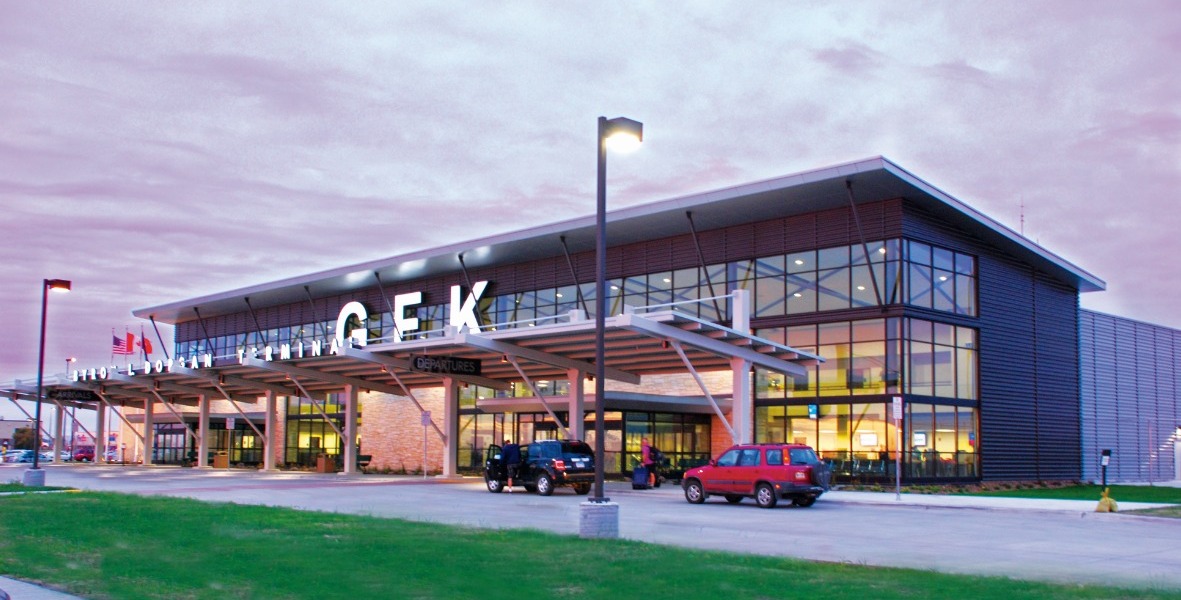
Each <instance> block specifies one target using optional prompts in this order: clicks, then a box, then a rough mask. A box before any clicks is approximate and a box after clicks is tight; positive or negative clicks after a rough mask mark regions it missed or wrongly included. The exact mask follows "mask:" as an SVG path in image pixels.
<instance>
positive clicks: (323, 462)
mask: <svg viewBox="0 0 1181 600" xmlns="http://www.w3.org/2000/svg"><path fill="white" fill-rule="evenodd" d="M316 472H317V473H335V472H336V457H334V456H332V455H330V454H320V455H318V456H316Z"/></svg>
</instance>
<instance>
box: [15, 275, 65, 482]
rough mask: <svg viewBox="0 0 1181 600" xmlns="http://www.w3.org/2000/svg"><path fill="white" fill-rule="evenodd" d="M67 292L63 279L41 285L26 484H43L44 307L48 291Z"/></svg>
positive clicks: (47, 280)
mask: <svg viewBox="0 0 1181 600" xmlns="http://www.w3.org/2000/svg"><path fill="white" fill-rule="evenodd" d="M50 290H53V291H55V292H68V291H70V282H69V281H67V280H65V279H46V280H45V281H44V283H43V284H42V285H41V350H40V352H39V353H38V355H37V398H36V400H37V410H36V412H35V413H34V416H33V468H32V469H29V470H28V471H25V476H24V483H25V485H28V486H42V485H45V471H42V470H41V466H40V458H41V393H42V392H41V386H42V382H43V380H44V374H45V309H46V307H47V306H48V305H49V291H50Z"/></svg>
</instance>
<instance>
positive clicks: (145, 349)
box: [135, 327, 152, 360]
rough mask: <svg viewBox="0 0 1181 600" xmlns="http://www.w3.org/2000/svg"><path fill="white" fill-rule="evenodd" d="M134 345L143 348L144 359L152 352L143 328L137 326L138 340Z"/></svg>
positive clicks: (149, 341)
mask: <svg viewBox="0 0 1181 600" xmlns="http://www.w3.org/2000/svg"><path fill="white" fill-rule="evenodd" d="M135 345H136V347H137V348H139V349H141V350H143V352H144V360H147V359H148V355H150V354H151V353H152V341H151V340H149V339H148V338H147V336H145V335H144V328H143V327H140V328H139V341H138V342H136V343H135Z"/></svg>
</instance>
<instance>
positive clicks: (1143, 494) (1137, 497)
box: [971, 485, 1181, 504]
mask: <svg viewBox="0 0 1181 600" xmlns="http://www.w3.org/2000/svg"><path fill="white" fill-rule="evenodd" d="M1107 487H1108V488H1110V490H1111V497H1112V498H1115V499H1116V501H1117V502H1160V503H1165V504H1181V488H1175V487H1163V486H1147V485H1109V486H1107ZM1102 492H1103V487H1102V486H1098V485H1072V486H1066V487H1059V488H1029V489H1013V490H993V491H988V492H971V494H972V495H979V496H1010V497H1016V498H1049V499H1054V500H1095V501H1096V502H1098V501H1099V497H1100V494H1101V493H1102Z"/></svg>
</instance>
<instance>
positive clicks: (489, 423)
mask: <svg viewBox="0 0 1181 600" xmlns="http://www.w3.org/2000/svg"><path fill="white" fill-rule="evenodd" d="M555 414H557V415H558V418H559V419H561V420H562V421H563V422H565V421H566V420H567V417H568V415H567V413H565V412H558V413H555ZM583 426H584V428H585V429H584V431H585V432H586V434H585V436H584V437H585V438H586V440H585V441H586V442H587V443H588V444H590V445H591V446H592V447H593V446H594V444H595V415H594V413H593V412H588V413H586V415H585V421H584V422H583ZM603 428H604V434H605V435H606V438H605V439H604V440H603V444H604V450H605V455H604V457H603V460H604V463H603V470H604V471H605V472H606V473H609V474H616V475H619V474H625V473H630V472H631V470H632V469H633V468H634V467H635V466H636V465H637V464H639V461H640V440H641V438H643V437H648V438H649V439H650V440H651V441H652V444H653V445H654V446H656V447H657V448H660V450H661V452H663V453H664V455H665V457H666V458H667V461H668V462H667V465H666V469H667V470H668V472H669V473H671V474H673V475H677V476H679V473H681V472H683V471H684V470H685V469H687V468H690V467H694V466H697V465H701V464H704V463H706V462H707V461H709V457H710V417H709V415H697V414H679V413H652V412H643V411H606V412H605V413H604V420H603ZM560 437H562V435H561V429H560V428H559V426H558V424H557V423H556V422H554V420H553V418H551V417H550V415H549V413H480V412H477V411H473V410H461V414H460V417H459V439H460V446H459V463H458V464H459V466H460V468H459V470H460V471H461V472H469V473H480V472H482V469H483V468H484V459H483V456H484V450H485V449H486V448H487V447H488V446H489V445H492V444H500V443H501V442H502V441H503V440H504V439H505V438H509V439H512V440H514V441H516V442H518V443H521V444H527V443H529V442H532V441H534V440H550V439H558V438H560Z"/></svg>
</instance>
